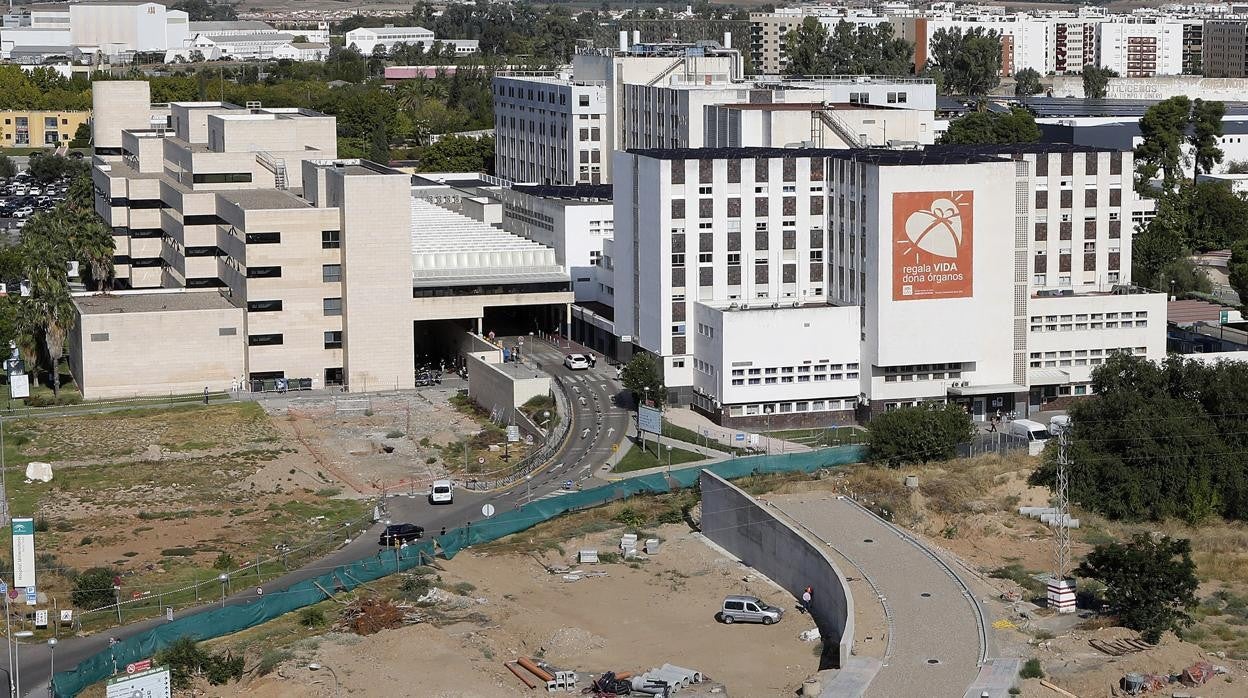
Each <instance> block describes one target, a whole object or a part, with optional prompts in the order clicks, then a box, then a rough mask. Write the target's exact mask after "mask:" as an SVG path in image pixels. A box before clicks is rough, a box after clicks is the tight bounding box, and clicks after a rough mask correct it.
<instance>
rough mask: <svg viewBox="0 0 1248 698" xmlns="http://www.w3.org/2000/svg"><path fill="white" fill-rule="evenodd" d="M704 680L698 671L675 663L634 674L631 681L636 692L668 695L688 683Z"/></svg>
mask: <svg viewBox="0 0 1248 698" xmlns="http://www.w3.org/2000/svg"><path fill="white" fill-rule="evenodd" d="M705 680H706V677H705V676H703V674H702V672H700V671H696V670H693V669H686V668H684V667H679V666H676V665H675V664H664V665H663V666H661V667H659V668H657V669H651V670H650V671H647V672H646V673H644V674H642V675H641V676H634V677H633V678H632V681H631V683H632V688H633V690H634V691H636V692H638V693H645V694H649V695H653V696H668V695H672V694H675V693H679V692H680V691H682V690H684V689H686V688H688V687H689V685H690V684H695V683H702V682H703V681H705Z"/></svg>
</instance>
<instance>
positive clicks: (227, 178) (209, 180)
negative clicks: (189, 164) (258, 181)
mask: <svg viewBox="0 0 1248 698" xmlns="http://www.w3.org/2000/svg"><path fill="white" fill-rule="evenodd" d="M250 181H251V173H250V172H218V173H211V174H197V175H191V182H193V183H195V184H240V183H244V182H250Z"/></svg>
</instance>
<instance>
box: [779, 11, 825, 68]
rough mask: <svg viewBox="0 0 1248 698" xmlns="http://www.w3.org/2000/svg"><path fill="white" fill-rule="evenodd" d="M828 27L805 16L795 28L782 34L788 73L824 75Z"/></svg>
mask: <svg viewBox="0 0 1248 698" xmlns="http://www.w3.org/2000/svg"><path fill="white" fill-rule="evenodd" d="M827 49H828V28H827V27H825V26H823V24H822V23H820V22H819V20H818V19H816V18H814V17H807V18H806V19H804V20H802V23H801V25H799V26H798V28H797V29H794V30H792V31H790V32H789V33H788V34H786V35H785V36H784V54H785V56H786V57H787V58H788V61H789V62H788V64H787V65H786V66H785V67H784V72H786V73H788V74H789V75H826V74H828V73H831V72H832V71H831V69H830V68H829V67H828V66H829V65H830V64H829V62H828V55H827Z"/></svg>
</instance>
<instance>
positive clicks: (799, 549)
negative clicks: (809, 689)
mask: <svg viewBox="0 0 1248 698" xmlns="http://www.w3.org/2000/svg"><path fill="white" fill-rule="evenodd" d="M698 485H699V487H701V489H702V534H703V535H705V536H706V537H707V538H710V539H711V540H712V541H714V542H715V543H716V544H717V545H719V546H721V547H723V548H724V549H725V550H727V551H728V552H730V553H732V554H733V555H736V556H737V557H738V558H740V559H741V561H742V562H744V563H745V564H747V565H749V566H750V567H753V568H754V569H756V570H758V571H759V572H761V573H763V574H765V575H767V577H768V578H770V579H771V580H772V581H773V582H775V583H777V584H779V585H780V586H782V587H784V588H785V589H787V590H788V591H789V593H791V594H793V596H794V598H801V595H802V590H803V589H805V588H806V587H807V586H809V587H811V588H812V589H813V590H814V594H813V596H814V602H813V603H812V606H813V607H814V609H813V613H812V615H813V616H814V619H815V624H816V625H817V626H818V627H819V633H820V635H822V636H823V639H824V643H825V645H824V646H825V649H831V650H833V654H834V655H835V656H834V657H831V658H830V659H831V662H833V663H834V665H835V666H838V667H839V666H841V665H843V664H844V663H845V662H847V661H849V657H850V650H852V649H853V646H854V599H853V597H852V596H851V595H850V592H849V586H848V585H847V584H846V583H845V577H844V575H842V574H841V571H840V569H838V568H837V566H836V563H834V562H833V561H832V559H831V558H830V557H828V555H827V554H826V553H825V552H824V551H823V548H822V547H821V546H820V545H819V544H818V542H816V541H813V540H811V539H809V538H807V537H806V536H805V535H804V534H803V533H801V532H800V531H798V530H797V529H795V528H793V527H792V526H790V525H789V524H788V523H786V522H785V521H783V520H782V519H781V518H780V517H778V516H777V515H776V514H774V513H772V512H771V510H770V509H769V508H768V507H767V506H765V505H763V504H761V503H759V502H758V500H756V499H754V498H753V497H751V496H750V495H748V494H746V493H745V492H743V491H741V490H740V489H739V488H737V487H736V486H734V485H733V484H732V483H730V482H728V481H727V480H725V479H723V478H721V477H719V476H718V475H715V474H714V473H710V472H707V471H705V470H703V471H702V473H701V476H700V477H699V479H698ZM828 654H829V653H828V652H826V651H825V653H824V656H825V657H827V656H828ZM821 668H827V667H821Z"/></svg>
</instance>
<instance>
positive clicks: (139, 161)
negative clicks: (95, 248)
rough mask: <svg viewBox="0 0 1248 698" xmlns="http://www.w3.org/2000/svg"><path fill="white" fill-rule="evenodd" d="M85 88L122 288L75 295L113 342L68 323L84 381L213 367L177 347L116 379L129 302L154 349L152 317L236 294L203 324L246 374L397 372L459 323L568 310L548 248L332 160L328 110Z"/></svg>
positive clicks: (345, 378) (445, 340)
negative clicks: (102, 296)
mask: <svg viewBox="0 0 1248 698" xmlns="http://www.w3.org/2000/svg"><path fill="white" fill-rule="evenodd" d="M95 87H96V91H95V93H94V94H95V101H96V103H95V108H96V114H97V118H96V121H95V125H94V126H95V138H96V142H97V143H98V144H101V146H100V147H98V148H97V149H96V154H95V157H94V160H93V173H92V176H93V180H94V183H95V187H96V192H97V196H96V210H97V212H98V213H99V214H100V215H101V216H102V217H103V218H104V220H105V221H106V222H107V223H108V224H109V225H111V226H112V228H113V236H114V241H115V243H116V253H115V270H116V276H117V279H118V286H120V287H121V288H122V289H126V290H123V291H121V292H120V293H119V294H118V295H119V298H120V300H118V301H116V302H110V303H112V304H111V305H109V304H105V305H108V309H107V310H95V309H93V308H94V306H92V305H91V304H92V303H97V304H98V303H100V302H101V301H92V300H89V299H90V298H94V297H87V299H85V300H80V302H79V310H80V313H83V314H85V315H91V316H92V318H93V319H92V324H91V327H92V328H94V331H93V332H92V333H91V336H92V337H93V336H95V335H103V336H107V337H108V338H109V339H108V341H110V342H114V343H112V344H109V345H108V346H104V342H102V341H97V340H95V339H92V338H91V337H87V338H86V339H83V338H79V339H78V343H77V344H76V345H75V346H78V347H80V352H81V356H79V357H77V358H76V359H75V361H76V362H77V363H75V365H76V366H81V367H82V368H81V370H80V373H79V374H76V375H78V378H79V380H80V381H85V382H84V383H83V389H84V394H86V393H95V394H104V393H108V392H110V391H111V392H112V393H115V394H146V393H151V392H156V393H160V392H166V393H167V392H168V391H169V390H172V389H175V388H174V387H171V386H174V384H176V385H177V386H178V389H180V388H181V387H184V384H186V383H187V381H190V382H191V383H194V382H196V381H203V382H204V384H205V385H219V384H220V382H221V380H223V379H222V378H221V376H220V375H219V374H220V366H217V365H215V364H211V362H210V357H203V359H202V362H201V363H200V364H196V363H195V362H194V361H191V362H189V363H187V362H186V361H183V360H182V359H181V358H180V359H179V360H178V362H176V363H177V368H178V370H177V371H172V369H170V370H168V371H164V372H161V371H157V370H156V369H155V368H153V369H151V370H147V369H140V370H134V367H133V366H131V369H132V371H131V377H130V380H129V381H128V382H126V381H124V380H120V379H118V376H124V372H123V371H121V370H120V369H119V368H118V367H117V366H115V365H113V364H112V363H110V362H115V361H118V360H120V358H119V357H120V356H121V354H120V353H118V352H117V351H116V350H115V348H116V347H119V346H126V342H131V343H132V342H133V341H134V339H133V337H132V336H131V334H130V333H131V332H132V331H133V329H132V328H133V327H135V326H136V325H133V324H132V323H130V324H127V323H128V321H126V320H124V319H123V318H125V317H129V316H128V315H127V308H130V307H133V308H135V309H136V312H137V309H140V308H146V309H149V310H146V311H144V312H149V313H155V314H153V315H151V320H150V324H151V326H152V328H155V329H153V334H152V335H151V336H149V337H148V338H147V341H148V342H149V344H150V346H151V347H153V349H152V351H154V352H157V353H160V354H163V353H166V352H168V351H180V350H179V349H178V347H179V346H180V345H179V344H178V343H177V340H178V338H176V337H171V336H166V335H165V334H164V331H165V330H167V328H169V327H174V326H177V325H178V323H184V324H185V327H186V332H187V335H188V336H211V332H214V331H216V330H217V328H216V326H214V327H212V328H208V327H207V326H206V325H204V324H203V323H210V322H212V323H221V322H223V321H224V319H227V318H228V316H230V311H229V308H237V309H239V310H240V311H241V318H242V321H241V323H235V324H234V325H232V326H231V327H230V328H229V329H231V333H228V334H227V333H226V330H225V329H221V334H220V335H219V336H221V337H223V338H224V337H237V339H236V340H229V339H222V340H221V342H223V343H229V342H232V341H237V342H238V345H239V347H241V349H240V353H241V357H242V359H241V366H242V368H241V370H240V371H239V373H238V375H237V376H235V377H233V378H236V379H237V382H238V383H240V384H242V385H245V386H248V387H251V388H252V389H268V388H270V387H273V386H278V387H284V386H294V385H299V386H303V387H323V386H327V385H341V386H344V388H346V389H350V390H352V391H374V390H382V389H399V388H405V387H411V386H412V385H413V384H414V376H415V370H416V364H417V357H424V360H429V357H431V356H435V355H438V354H439V353H441V354H443V355H444V356H445V358H451V357H452V356H453V352H454V349H455V347H457V346H458V345H459V343H460V342H461V341H462V338H463V335H464V333H465V332H477V333H481V332H484V331H486V329H485V328H486V327H488V328H489V331H497V332H498V334H500V335H501V334H507V333H509V332H514V331H518V330H519V328H521V327H523V328H524V331H525V332H527V331H529V330H531V329H532V328H533V327H534V326H537V327H540V328H542V329H544V330H545V329H550V330H553V329H555V328H557V327H558V326H560V325H562V324H563V323H565V322H566V321H567V316H568V312H567V307H568V304H569V303H570V302H571V300H572V292H571V284H570V280H569V278H568V274H567V272H566V270H565V268H564V266H563V265H561V264H559V263H558V262H557V261H556V260H555V253H554V250H553V249H551V248H549V247H546V246H544V245H541V244H539V243H535V242H533V241H531V240H528V239H525V238H523V237H520V236H517V235H513V234H510V233H507V232H505V231H502V230H499V229H497V228H494V227H492V226H482V225H481V224H479V223H478V222H476V221H474V220H472V219H471V218H469V217H467V216H465V215H463V214H462V213H460V212H459V211H458V210H457V208H458V204H459V203H460V202H459V201H457V200H456V201H452V200H450V199H449V198H448V199H447V200H444V201H443V200H441V199H440V197H438V196H436V195H432V194H430V193H429V192H428V191H425V190H423V189H420V188H416V187H414V186H413V179H412V176H411V175H409V174H406V173H403V172H399V171H397V170H392V169H390V168H388V167H384V166H381V165H378V164H375V163H371V162H367V161H362V160H343V159H338V158H337V157H336V155H337V145H336V128H335V123H334V119H333V118H332V117H329V116H326V115H324V114H320V113H317V112H313V111H309V110H304V109H269V108H264V107H261V106H259V105H254V104H253V105H249V106H247V107H239V106H237V105H232V104H227V103H219V102H195V103H173V104H170V105H167V107H158V106H155V105H151V104H150V102H149V93H148V83H147V82H141V81H140V82H128V81H117V82H106V83H97V84H96V86H95ZM166 110H167V115H166ZM114 144H116V145H114ZM204 294H208V295H209V296H211V297H216V298H218V299H219V300H217V301H212V302H209V301H207V300H205V296H204ZM158 297H159V298H166V297H168V298H169V299H170V300H169V302H168V303H167V304H165V305H161V304H160V300H159V298H158ZM118 304H120V305H118ZM127 304H130V305H127ZM115 305H116V306H117V307H114V306H115ZM153 308H156V309H159V312H156V311H155V310H150V309H153ZM192 310H219V311H221V312H217V313H207V312H200V313H193V312H191V311H192ZM170 313H174V314H175V315H173V316H171V315H170ZM178 313H181V314H178ZM96 316H98V317H96ZM197 323H198V324H197ZM110 327H111V328H113V329H110ZM160 328H164V329H163V330H162V329H160ZM221 328H226V325H224V324H222V325H221ZM184 364H185V365H184ZM210 378H211V379H212V380H211V381H210V380H209V379H210ZM214 381H215V382H214Z"/></svg>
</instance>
